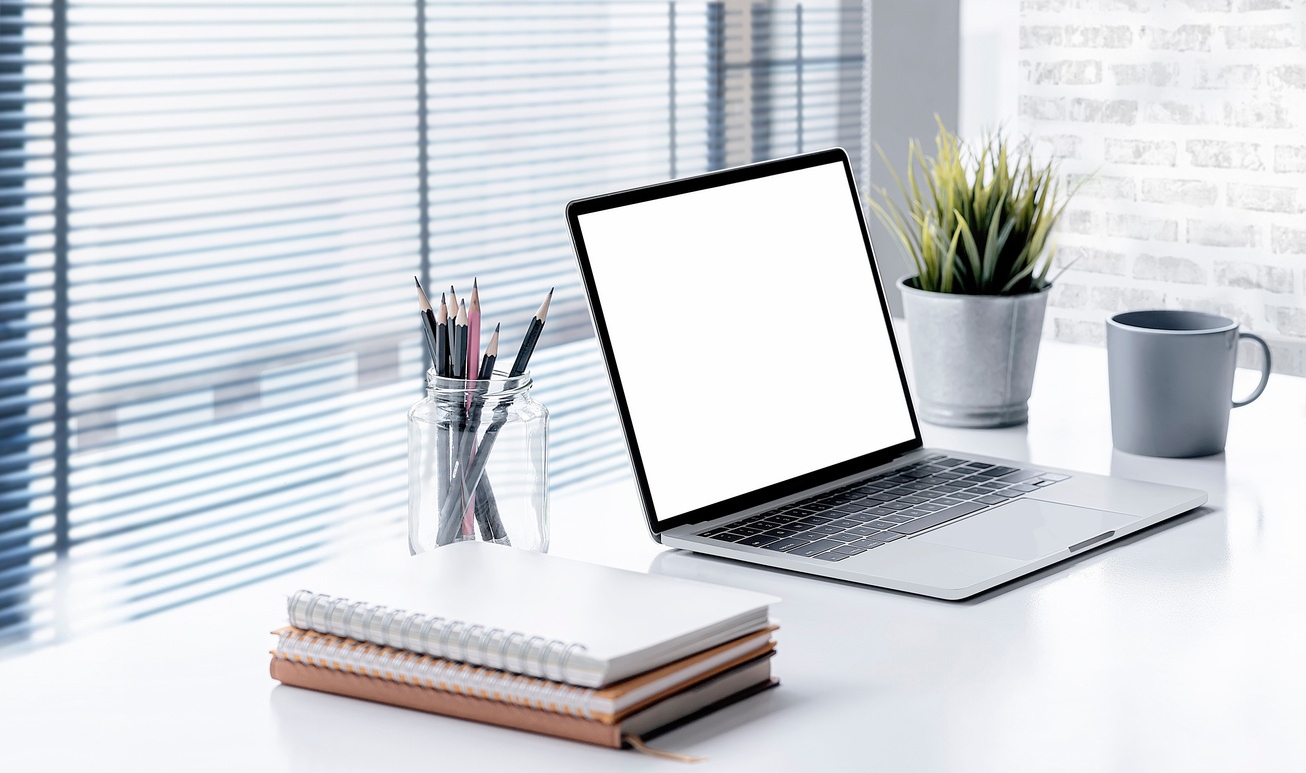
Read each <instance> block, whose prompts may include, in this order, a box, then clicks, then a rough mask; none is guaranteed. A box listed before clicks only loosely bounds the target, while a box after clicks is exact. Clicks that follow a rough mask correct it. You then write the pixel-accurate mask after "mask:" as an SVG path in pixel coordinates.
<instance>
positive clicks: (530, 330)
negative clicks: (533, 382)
mask: <svg viewBox="0 0 1306 773" xmlns="http://www.w3.org/2000/svg"><path fill="white" fill-rule="evenodd" d="M551 300H553V288H552V287H550V288H549V294H548V295H547V296H545V298H544V303H541V304H540V309H539V311H537V312H535V316H533V317H531V323H530V325H529V326H528V327H527V328H526V335H525V336H524V337H523V338H522V342H521V348H520V349H518V350H517V359H516V360H513V363H512V370H510V371H508V378H516V377H517V376H520V375H521V374H523V373H525V372H526V365H527V363H529V362H530V361H531V355H532V354H533V353H534V352H535V344H536V343H538V342H539V340H540V331H541V330H543V329H544V318H545V317H547V316H548V315H549V301H551Z"/></svg>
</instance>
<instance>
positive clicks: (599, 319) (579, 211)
mask: <svg viewBox="0 0 1306 773" xmlns="http://www.w3.org/2000/svg"><path fill="white" fill-rule="evenodd" d="M832 163H840V164H842V165H843V170H844V176H845V177H846V179H847V181H848V194H849V195H850V196H851V197H852V199H853V203H854V207H853V209H854V210H855V211H856V212H857V221H858V224H859V225H860V227H861V232H862V241H863V243H864V244H865V247H866V257H867V261H868V262H869V265H870V269H871V276H872V277H873V279H874V281H875V290H876V293H877V295H878V297H879V301H880V310H881V312H882V313H883V314H884V324H885V327H886V328H887V330H888V335H889V344H890V348H891V349H892V351H893V359H894V364H895V365H896V366H897V369H898V379H899V382H900V384H901V386H902V390H903V396H904V398H905V402H906V405H907V412H908V414H909V415H910V417H911V425H912V431H913V433H914V437H913V438H912V439H911V440H908V441H904V442H902V443H898V444H896V445H892V446H889V447H887V448H883V449H880V450H878V451H873V452H871V453H867V454H863V455H861V456H857V457H854V458H852V459H848V460H846V461H844V462H840V463H838V464H834V465H831V466H828V467H824V468H821V469H819V470H815V471H813V472H809V473H805V474H803V475H800V476H797V477H795V478H790V479H788V480H784V481H780V482H779V483H774V484H771V485H768V486H765V487H763V488H760V489H756V490H753V491H749V492H747V493H744V494H740V495H738V496H734V497H730V498H728V499H724V500H721V501H718V502H715V503H713V504H710V505H705V506H703V507H699V508H696V509H694V510H691V511H689V512H687V513H682V514H680V515H678V516H675V517H673V518H668V519H666V520H661V521H660V520H659V519H658V515H657V510H656V505H655V503H654V501H653V495H652V491H651V489H650V488H649V482H648V476H647V475H646V474H645V470H644V462H643V457H642V456H641V454H640V449H639V440H638V438H637V437H636V434H635V429H634V426H633V425H632V423H631V415H630V410H629V407H628V405H627V403H626V393H625V390H624V388H623V387H622V382H621V372H620V368H619V366H618V362H617V356H616V353H615V352H614V351H613V347H612V341H611V339H610V338H609V336H608V328H607V324H606V322H605V319H604V316H603V304H602V301H601V299H600V297H599V292H598V288H597V287H596V285H595V281H594V272H593V271H592V270H591V267H590V260H589V254H588V252H587V251H586V249H585V242H584V234H583V233H582V231H581V227H580V218H581V217H583V216H585V215H588V214H593V213H595V212H602V211H604V210H610V209H616V208H620V207H626V206H630V205H632V204H639V203H643V202H647V201H654V200H657V199H663V198H667V197H670V196H678V195H682V194H686V193H693V192H695V191H701V190H706V189H709V188H716V187H720V186H725V185H732V184H735V183H740V182H746V181H749V180H756V179H759V178H762V177H769V176H772V175H778V174H784V173H786V172H793V171H797V170H800V169H809V168H811V167H815V166H822V165H825V164H832ZM567 227H568V229H569V230H570V232H571V241H572V247H573V248H574V250H575V254H576V262H577V264H578V266H579V268H580V275H581V280H582V282H583V283H584V286H585V295H586V298H587V299H588V301H589V307H590V314H591V316H592V318H593V321H594V332H595V334H596V335H597V336H598V339H599V349H600V350H601V351H602V353H603V363H604V366H605V367H606V368H607V372H608V381H609V384H610V385H611V387H612V395H613V399H614V401H615V402H616V405H617V415H618V417H619V418H620V420H621V431H622V435H623V436H624V437H625V440H626V449H627V451H628V452H629V454H630V463H631V467H632V468H633V470H634V473H635V484H636V487H637V488H638V490H639V495H640V500H641V503H642V505H643V508H644V518H645V520H646V521H647V522H648V527H649V531H650V533H651V534H652V535H653V537H654V539H659V538H660V535H661V534H662V533H663V532H665V531H667V530H669V529H674V528H676V527H677V526H682V525H685V524H692V523H701V522H705V521H711V520H715V519H717V518H720V517H723V516H727V515H731V514H733V513H738V512H743V511H745V510H749V509H752V508H755V507H758V506H760V505H764V504H766V503H768V502H773V501H776V500H778V499H782V498H784V497H786V496H792V495H793V494H796V493H800V492H803V491H808V490H811V489H817V488H820V487H822V486H825V485H828V484H830V483H833V482H835V481H837V480H840V479H843V478H847V477H849V476H852V475H856V474H857V473H859V472H863V471H866V470H869V469H872V468H875V467H879V466H881V465H884V464H887V463H889V462H891V461H893V460H894V459H896V458H897V457H899V456H901V455H902V454H905V453H908V452H910V451H914V450H916V449H918V448H921V447H922V446H923V445H924V444H923V442H922V440H921V430H920V424H919V423H918V422H917V419H916V409H915V406H914V405H913V404H912V400H911V391H910V389H909V387H908V385H907V374H906V372H905V371H904V370H903V367H902V354H901V352H900V351H899V349H898V340H897V338H896V336H895V335H894V331H893V320H892V318H891V317H890V314H889V304H888V303H887V302H886V300H885V295H884V283H883V281H882V280H881V278H880V272H879V269H878V267H877V266H876V263H875V252H874V249H873V248H872V246H871V237H870V233H869V231H868V230H867V228H866V215H865V213H864V212H863V211H862V206H861V200H860V198H859V197H858V195H857V184H856V182H855V180H854V178H853V173H852V165H851V164H850V163H849V161H848V154H847V153H846V152H845V151H844V150H843V149H842V148H830V149H828V150H820V151H816V152H814V153H806V154H803V155H799V156H791V157H788V158H782V159H776V160H774V161H763V162H760V163H756V164H750V165H748V166H741V167H735V168H732V169H723V170H721V171H717V172H709V173H707V174H703V175H698V176H695V177H686V178H682V179H679V180H672V181H669V182H664V183H658V184H655V185H649V186H645V187H642V188H633V189H630V190H624V191H617V192H614V193H607V194H603V195H600V196H592V197H589V198H584V199H576V200H574V201H571V202H568V203H567Z"/></svg>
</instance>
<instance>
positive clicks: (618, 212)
mask: <svg viewBox="0 0 1306 773" xmlns="http://www.w3.org/2000/svg"><path fill="white" fill-rule="evenodd" d="M860 201H861V199H860V197H859V196H858V194H857V188H856V184H855V183H854V180H853V175H852V168H851V166H850V165H849V162H848V156H847V154H846V153H845V152H844V151H843V150H841V149H838V148H835V149H830V150H823V151H819V152H816V153H809V154H804V155H799V156H794V157H791V158H785V159H779V160H775V161H767V162H764V163H759V164H752V165H749V166H743V167H739V168H735V169H727V170H723V171H719V172H712V173H709V174H705V175H701V176H698V177H691V178H686V179H680V180H673V181H671V182H666V183H661V184H658V185H651V186H648V187H645V188H638V189H634V190H627V191H620V192H617V193H609V194H606V195H602V196H595V197H593V198H586V199H580V200H577V201H572V202H570V203H569V204H568V205H567V222H568V225H569V228H570V230H571V237H572V242H573V245H574V247H575V252H576V258H577V261H578V262H579V264H580V273H581V276H582V278H583V280H584V285H585V292H586V294H587V296H588V299H589V306H590V311H591V313H592V314H593V319H594V327H595V331H596V333H597V336H598V340H599V344H600V348H601V349H602V352H603V357H604V361H605V364H606V367H607V372H608V376H609V379H610V381H611V386H612V391H613V395H614V398H615V401H616V405H617V411H618V414H619V417H620V419H621V425H622V430H623V433H624V435H625V440H626V446H627V449H628V450H629V453H630V460H631V464H632V467H633V469H634V476H635V482H636V485H637V487H638V490H639V495H640V500H641V503H642V505H643V510H644V516H645V518H646V519H647V521H648V527H649V531H650V533H651V534H652V536H653V539H655V540H657V541H659V542H661V543H662V544H664V545H668V546H672V547H676V548H682V549H685V550H691V551H695V552H697V553H704V554H709V555H713V556H721V557H724V558H731V559H736V560H740V561H747V562H751V563H754V564H761V565H764V566H769V567H775V568H778V569H787V570H790V571H795V572H802V573H805V574H811V575H818V576H821V577H829V578H835V579H839V580H845V581H848V582H854V583H861V584H865V585H870V586H875V587H879V588H890V589H893V590H898V591H905V592H908V593H916V594H921V595H925V596H932V597H935V598H940V599H952V600H956V599H963V598H966V597H969V596H973V595H975V594H977V593H980V592H982V591H985V590H988V589H990V588H993V587H994V586H997V585H999V584H1001V583H1004V582H1007V581H1009V580H1012V579H1015V578H1018V577H1020V576H1022V575H1025V574H1028V573H1030V572H1034V571H1036V570H1038V569H1041V568H1043V567H1045V566H1048V565H1050V564H1053V563H1056V562H1057V561H1061V560H1064V559H1066V558H1069V557H1071V556H1074V555H1075V554H1077V553H1080V552H1082V551H1085V550H1088V549H1090V548H1094V547H1097V546H1100V545H1103V544H1105V543H1108V542H1111V541H1113V540H1118V539H1120V538H1122V537H1124V536H1126V535H1128V534H1131V533H1133V532H1136V531H1138V530H1140V529H1145V528H1147V527H1148V526H1151V525H1153V524H1155V523H1157V522H1159V521H1162V520H1164V519H1166V518H1170V517H1173V516H1176V515H1179V514H1181V513H1184V512H1186V511H1188V510H1191V509H1193V508H1195V507H1198V506H1200V505H1202V504H1203V503H1205V502H1206V494H1205V493H1204V492H1201V491H1197V490H1193V489H1185V488H1177V487H1172V486H1164V485H1158V484H1151V483H1144V482H1139V481H1133V480H1126V479H1121V478H1113V477H1103V476H1099V475H1090V474H1087V473H1082V472H1074V471H1070V470H1059V469H1053V468H1049V467H1043V466H1040V465H1035V464H1029V463H1026V462H1016V461H1010V460H1006V459H998V458H993V457H988V456H981V455H976V454H970V453H966V452H964V451H951V450H941V449H933V448H925V447H924V445H923V443H922V441H921V433H920V427H919V425H918V423H917V419H916V413H915V410H914V409H913V407H912V400H911V394H910V391H909V389H908V385H907V378H906V375H905V373H904V372H903V368H902V358H901V356H900V354H899V350H898V345H897V342H896V341H895V339H894V333H893V326H892V324H891V323H890V316H889V307H888V305H887V304H886V302H885V298H884V286H883V283H882V281H881V279H880V276H879V272H878V270H877V268H876V264H875V255H874V252H873V250H872V248H871V241H870V237H869V235H868V233H867V230H866V222H865V218H864V215H863V212H862V207H861V205H860V203H859V202H860Z"/></svg>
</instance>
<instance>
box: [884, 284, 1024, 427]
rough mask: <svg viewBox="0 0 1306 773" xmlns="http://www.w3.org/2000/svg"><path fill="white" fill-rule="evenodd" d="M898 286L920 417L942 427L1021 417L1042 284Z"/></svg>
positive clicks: (1007, 422) (1020, 420) (1008, 422)
mask: <svg viewBox="0 0 1306 773" xmlns="http://www.w3.org/2000/svg"><path fill="white" fill-rule="evenodd" d="M915 282H916V277H914V276H910V277H904V278H902V279H900V280H898V288H899V289H900V290H902V305H903V310H904V311H905V313H906V315H907V332H908V335H909V336H910V339H911V359H912V366H913V369H914V371H915V377H916V383H915V388H916V389H915V391H916V400H917V409H918V413H919V415H920V418H922V419H924V420H925V421H928V422H931V423H933V424H942V425H944V426H949V427H1009V426H1013V425H1016V424H1024V423H1025V422H1027V421H1028V420H1029V393H1030V389H1031V388H1032V387H1033V384H1034V364H1035V363H1036V362H1037V361H1038V341H1039V338H1040V337H1041V336H1042V333H1043V314H1044V312H1045V311H1046V310H1047V303H1048V289H1049V287H1050V285H1049V286H1045V287H1044V288H1043V289H1042V290H1040V291H1039V292H1036V293H1026V294H1024V295H957V294H953V293H934V292H926V291H924V290H919V289H917V288H916V287H915Z"/></svg>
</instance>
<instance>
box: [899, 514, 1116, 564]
mask: <svg viewBox="0 0 1306 773" xmlns="http://www.w3.org/2000/svg"><path fill="white" fill-rule="evenodd" d="M1137 520H1138V519H1137V518H1135V517H1134V516H1131V515H1123V514H1121V513H1111V512H1107V511H1106V510H1090V509H1089V508H1087V507H1075V506H1073V505H1062V504H1057V503H1055V502H1040V501H1038V500H1034V499H1017V500H1015V501H1013V502H1010V503H1008V504H1005V505H1001V506H999V507H996V508H994V509H992V510H987V511H985V512H982V513H979V514H978V515H973V516H971V517H970V518H966V519H963V520H961V521H958V522H956V523H954V524H952V525H951V526H944V527H943V528H941V529H936V530H935V531H932V532H929V533H928V534H924V535H921V536H920V537H917V538H916V539H918V540H922V541H924V542H930V543H933V544H935V545H946V546H947V547H952V548H961V549H962V550H974V551H977V552H980V553H988V554H990V555H995V556H1004V557H1006V558H1016V559H1021V560H1033V559H1036V558H1042V557H1043V556H1047V555H1051V554H1053V553H1056V552H1058V551H1061V550H1065V549H1066V548H1068V547H1070V546H1072V545H1079V544H1080V543H1083V542H1085V541H1086V540H1092V538H1093V537H1098V536H1102V537H1103V539H1106V537H1105V536H1103V535H1106V534H1107V533H1108V532H1113V531H1115V530H1116V529H1119V528H1120V527H1122V526H1126V525H1128V524H1131V523H1133V522H1135V521H1137ZM1097 542H1098V540H1093V542H1092V543H1091V544H1096V543H1097ZM1085 547H1087V546H1085Z"/></svg>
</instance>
